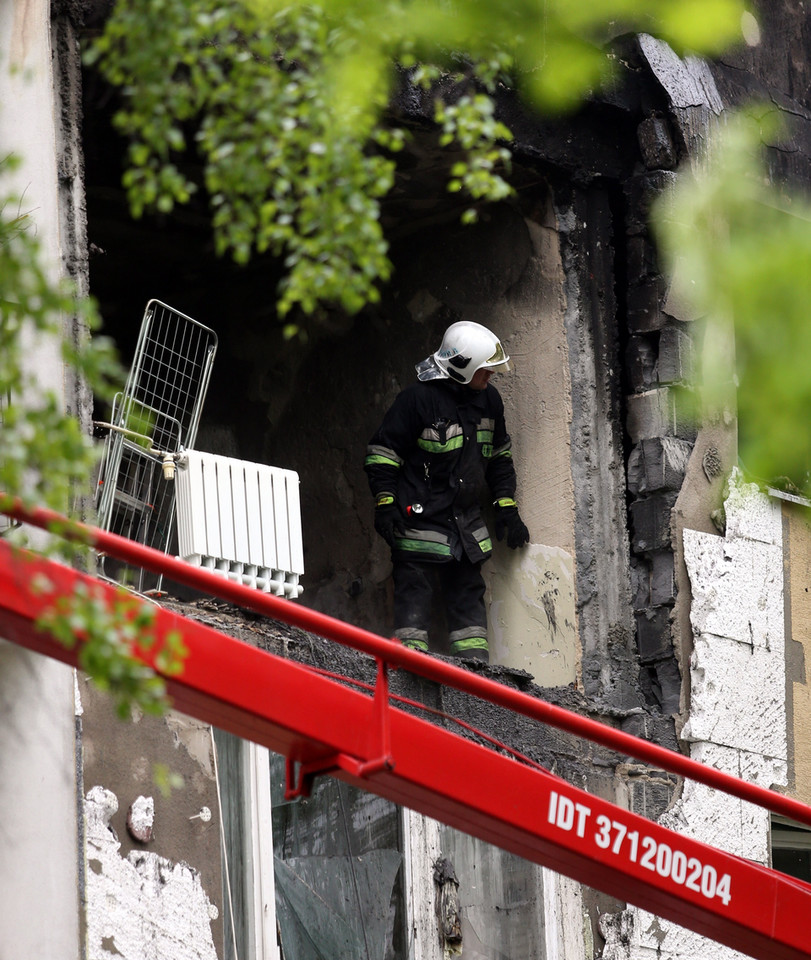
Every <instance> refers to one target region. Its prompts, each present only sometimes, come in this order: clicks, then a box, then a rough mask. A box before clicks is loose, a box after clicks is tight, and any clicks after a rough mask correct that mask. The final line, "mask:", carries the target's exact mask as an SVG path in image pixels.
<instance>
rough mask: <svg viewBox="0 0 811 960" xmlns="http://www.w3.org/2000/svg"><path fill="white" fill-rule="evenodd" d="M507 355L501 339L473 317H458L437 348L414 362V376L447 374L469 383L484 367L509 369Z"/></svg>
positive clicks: (425, 377)
mask: <svg viewBox="0 0 811 960" xmlns="http://www.w3.org/2000/svg"><path fill="white" fill-rule="evenodd" d="M509 359H510V358H509V357H508V356H507V354H506V353H505V352H504V347H502V346H501V341H500V340H499V339H498V337H497V336H496V335H495V334H494V333H492V332H491V331H490V330H488V329H487V327H483V326H482V325H481V324H480V323H474V322H473V321H472V320H460V321H459V322H458V323H452V324H451V325H450V326H449V327H448V329H447V330H446V331H445V336H444V337H443V338H442V346H441V347H440V348H439V350H437V352H436V353H435V354H433V355H432V356H430V357H428V358H426V359H425V360H423V361H422V362H421V363H418V364H417V377H418V379H420V380H436V379H438V378H440V377H442V378H446V377H450V378H451V379H452V380H456V381H457V382H458V383H470V381H471V379H472V378H473V374H474V373H475V372H476V371H477V370H481V369H482V368H483V367H484V368H487V369H490V370H503V371H505V372H506V371H507V370H509V369H510V364H509Z"/></svg>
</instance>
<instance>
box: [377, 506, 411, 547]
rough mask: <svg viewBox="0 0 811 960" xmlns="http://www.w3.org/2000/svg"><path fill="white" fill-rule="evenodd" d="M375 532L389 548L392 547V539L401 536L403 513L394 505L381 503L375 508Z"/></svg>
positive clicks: (402, 531)
mask: <svg viewBox="0 0 811 960" xmlns="http://www.w3.org/2000/svg"><path fill="white" fill-rule="evenodd" d="M375 530H377V532H378V533H379V534H380V536H381V537H383V539H384V540H385V541H386V543H387V544H388V545H389V546H390V547H393V546H394V537H395V535H397V534H399V535H400V536H402V535H403V533H404V532H405V531H404V529H403V511H402V510H401V509H400V508H399V506H398V505H397V504H396V503H383V504H380V505H379V506H377V507H375Z"/></svg>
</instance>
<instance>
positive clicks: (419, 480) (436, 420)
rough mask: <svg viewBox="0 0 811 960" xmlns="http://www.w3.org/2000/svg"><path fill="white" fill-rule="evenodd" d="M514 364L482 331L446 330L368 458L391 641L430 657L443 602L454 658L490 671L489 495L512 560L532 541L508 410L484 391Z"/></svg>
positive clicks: (462, 324)
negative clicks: (387, 561) (387, 583)
mask: <svg viewBox="0 0 811 960" xmlns="http://www.w3.org/2000/svg"><path fill="white" fill-rule="evenodd" d="M509 359H510V358H509V357H508V356H507V355H506V354H505V352H504V348H503V347H502V345H501V342H500V341H499V339H498V337H497V336H496V335H495V334H494V333H492V332H491V331H490V330H488V329H487V327H484V326H482V325H481V324H479V323H473V322H472V321H468V320H461V321H459V322H458V323H453V324H451V326H449V327H448V329H447V330H446V331H445V336H444V337H443V340H442V345H441V346H440V348H439V350H437V351H436V353H434V354H433V355H432V356H430V357H427V358H426V359H425V360H423V361H422V362H421V363H418V364H417V366H416V370H417V382H416V383H413V384H411V386H409V387H406V388H405V389H404V390H403V391H402V392H401V393H400V394H399V395H398V396H397V398H396V399H395V401H394V403H393V404H392V406H391V408H390V409H389V411H388V412H387V413H386V415H385V417H384V418H383V422H382V423H381V425H380V427H379V428H378V430H377V432H376V433H375V434H374V436H373V437H372V439H371V440H370V442H369V446H368V448H367V455H366V461H365V470H366V473H367V475H368V479H369V486H370V488H371V491H372V495H373V497H374V500H375V512H374V523H375V530H376V531H377V532H378V533H379V534H380V536H381V537H383V539H384V540H385V541H386V543H387V544H388V545H389V546H390V547H391V552H392V563H393V577H394V627H395V630H394V635H395V637H396V638H397V639H399V640H400V641H402V642H403V643H404V644H406V645H407V646H409V647H412V648H414V649H416V650H422V651H425V652H427V651H428V649H429V643H428V631H429V625H430V620H431V608H432V601H433V598H434V595H435V594H438V595H441V597H442V600H443V602H444V607H445V616H446V620H447V626H448V633H449V641H450V649H451V653H452V654H453V655H454V656H458V657H468V658H474V659H479V660H484V661H485V662H487V661H488V660H489V653H488V647H487V611H486V608H485V602H484V592H485V587H484V580H483V578H482V573H481V568H482V564H483V563H484V561H485V560H486V559H487V558H488V557H489V556H490V554H491V553H492V542H491V540H490V534H489V532H488V529H487V525H486V523H485V521H484V519H483V517H482V498H483V496H484V495H485V494H486V493H487V492H488V491H489V499H490V500H491V501H492V503H493V507H494V510H495V530H496V536H497V537H498V539H499V540H502V539H504V538H505V537H506V540H507V546H509V547H511V548H513V549H516V548H518V547H522V546H523V545H524V544H525V543H527V541H528V540H529V532H528V530H527V528H526V525H525V524H524V522H523V520H522V519H521V516H520V514H519V512H518V507H517V505H516V502H515V483H516V481H515V468H514V466H513V460H512V451H511V447H510V437H509V434H508V433H507V428H506V426H505V423H504V404H503V402H502V399H501V396H500V394H499V392H498V390H496V388H495V387H494V386H493V385H492V384H491V383H489V380H490V377H491V375H492V374H493V373H494V372H495V371H502V370H509V369H510V367H509Z"/></svg>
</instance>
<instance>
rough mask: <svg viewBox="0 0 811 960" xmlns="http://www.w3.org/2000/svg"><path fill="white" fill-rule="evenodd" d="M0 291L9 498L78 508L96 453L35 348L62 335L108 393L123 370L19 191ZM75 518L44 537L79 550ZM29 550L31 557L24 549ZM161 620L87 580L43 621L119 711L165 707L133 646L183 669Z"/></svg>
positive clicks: (1, 498)
mask: <svg viewBox="0 0 811 960" xmlns="http://www.w3.org/2000/svg"><path fill="white" fill-rule="evenodd" d="M16 163H17V161H16V160H15V159H14V158H12V157H6V158H5V159H4V160H2V161H0V177H1V176H2V175H3V174H4V173H6V172H7V171H8V170H9V169H12V168H13V167H14V166H16ZM0 291H2V293H1V294H0V426H1V427H2V446H0V503H3V502H6V503H7V502H8V501H9V500H10V499H12V498H13V497H19V498H20V499H21V500H22V501H23V503H25V504H26V505H28V506H45V507H49V508H51V509H53V510H56V511H58V512H59V513H66V512H67V513H71V512H72V511H71V509H70V508H71V502H72V498H73V496H74V495H75V494H77V493H78V494H80V495H81V494H82V493H87V492H89V491H90V481H91V477H92V475H93V468H94V466H95V463H96V459H97V453H96V450H95V449H94V446H93V444H92V441H91V439H90V437H88V436H87V435H86V433H84V432H83V430H82V427H81V424H80V423H79V421H78V420H77V419H76V418H75V417H73V416H71V415H70V414H66V413H65V412H64V408H65V402H64V398H63V397H62V396H61V394H60V392H59V391H58V390H57V389H55V388H54V387H51V386H48V385H47V384H44V383H43V382H42V379H41V376H38V372H37V370H35V369H34V366H33V365H32V364H31V363H30V362H28V360H29V357H30V355H31V353H32V350H33V348H34V347H35V346H37V345H39V346H41V345H42V344H44V343H45V342H46V340H47V342H48V343H49V344H51V343H54V344H57V345H58V348H59V351H60V353H61V359H62V360H64V361H65V362H66V363H67V364H69V365H70V366H72V367H73V368H74V370H75V371H76V372H77V373H78V374H79V375H81V376H82V377H84V378H85V380H86V381H87V383H88V385H89V387H90V388H91V389H92V390H93V391H94V392H95V393H96V395H97V396H100V397H107V398H110V397H111V395H112V393H113V392H114V391H115V389H116V388H117V387H118V385H119V384H120V383H121V382H123V372H122V370H121V368H120V366H119V365H118V361H117V360H116V357H115V352H114V350H113V347H112V344H111V341H109V340H108V339H107V338H105V337H103V336H101V335H99V333H98V328H99V326H100V320H99V316H98V313H97V310H96V308H95V305H94V303H93V301H91V300H87V299H82V298H79V297H77V295H76V293H75V291H74V290H73V288H72V287H71V286H70V285H69V284H67V283H54V282H53V281H52V279H51V278H50V277H49V276H48V274H47V272H46V269H45V266H44V264H43V253H42V250H41V247H40V244H39V242H38V240H37V238H36V236H35V233H34V224H33V220H32V218H31V217H30V216H29V215H28V214H26V213H25V212H24V210H23V206H22V200H21V199H20V198H17V197H13V196H6V197H5V200H4V201H0ZM68 317H73V318H76V320H77V324H76V325H77V326H79V327H80V328H82V327H83V328H84V331H85V334H84V335H83V336H81V337H80V338H78V339H71V338H67V337H66V336H65V333H64V331H65V330H66V329H67V327H66V324H65V321H66V318H68ZM91 333H92V334H93V336H92V338H91V336H90V334H91ZM69 524H70V526H71V527H73V530H72V531H71V539H70V542H68V541H67V540H63V539H60V538H59V537H57V538H55V539H52V540H51V541H50V542H49V543H48V544H46V545H43V544H38V546H39V547H40V548H41V549H43V548H44V549H46V550H47V551H48V552H51V553H54V554H61V555H63V556H66V557H67V558H68V559H72V560H75V559H77V557H76V554H77V553H79V552H80V550H79V548H78V547H77V545H76V540H75V537H76V527H75V524H73V522H72V521H69ZM51 532H52V533H55V534H57V535H59V534H64V533H66V532H67V531H65V530H62V529H55V528H52V531H51ZM16 539H19V538H16ZM20 559H21V562H24V560H23V555H22V554H21V555H20ZM43 586H45V585H43ZM153 619H154V609H153V608H151V607H150V606H149V605H148V604H142V603H140V602H139V601H136V600H134V599H133V598H130V597H128V596H121V597H119V598H118V599H117V600H116V601H115V602H114V603H113V604H111V605H108V603H107V601H106V600H105V594H104V593H103V592H101V591H99V592H93V591H88V590H86V589H84V588H81V589H79V590H77V591H76V593H75V594H74V595H72V596H63V597H59V598H58V599H57V598H54V603H53V605H52V607H51V610H50V612H49V613H48V614H47V615H46V616H45V617H43V618H42V620H41V621H40V623H39V626H40V627H41V628H42V629H44V630H47V631H48V632H50V633H51V634H52V635H53V636H55V637H56V638H57V639H59V640H61V641H62V642H63V643H65V644H66V646H69V647H73V646H74V645H75V644H76V642H77V639H79V638H81V640H82V645H81V648H80V651H79V662H80V665H81V667H82V669H84V670H85V671H86V672H87V673H88V674H89V675H90V676H91V677H92V678H93V679H94V680H95V681H96V683H97V684H99V686H101V687H103V688H104V689H109V690H110V691H111V692H112V694H113V696H114V697H115V699H116V702H117V704H118V709H119V712H120V713H122V714H126V713H127V712H128V711H129V709H130V707H131V706H138V707H140V708H141V709H143V710H145V711H148V712H155V711H156V710H158V709H164V708H165V706H166V699H165V684H164V682H163V680H162V679H161V678H160V677H159V676H157V675H156V674H155V671H154V670H152V669H151V668H149V667H147V666H145V665H144V664H143V663H142V662H140V661H139V660H138V659H136V658H135V657H134V656H133V653H136V654H141V655H142V654H144V653H145V652H147V651H150V650H152V656H153V659H154V662H155V664H156V665H157V666H158V668H159V669H160V670H162V671H164V672H166V673H171V672H173V671H176V670H177V668H178V666H179V664H180V661H181V658H182V656H183V653H184V650H183V647H182V643H181V642H180V639H179V637H175V636H168V637H166V638H165V639H164V641H163V643H162V644H161V645H160V646H159V647H157V648H156V649H154V650H153V647H155V638H154V632H153V630H152V623H153Z"/></svg>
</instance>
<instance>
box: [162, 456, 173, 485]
mask: <svg viewBox="0 0 811 960" xmlns="http://www.w3.org/2000/svg"><path fill="white" fill-rule="evenodd" d="M163 479H164V480H174V479H175V455H174V454H173V453H164V455H163Z"/></svg>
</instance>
